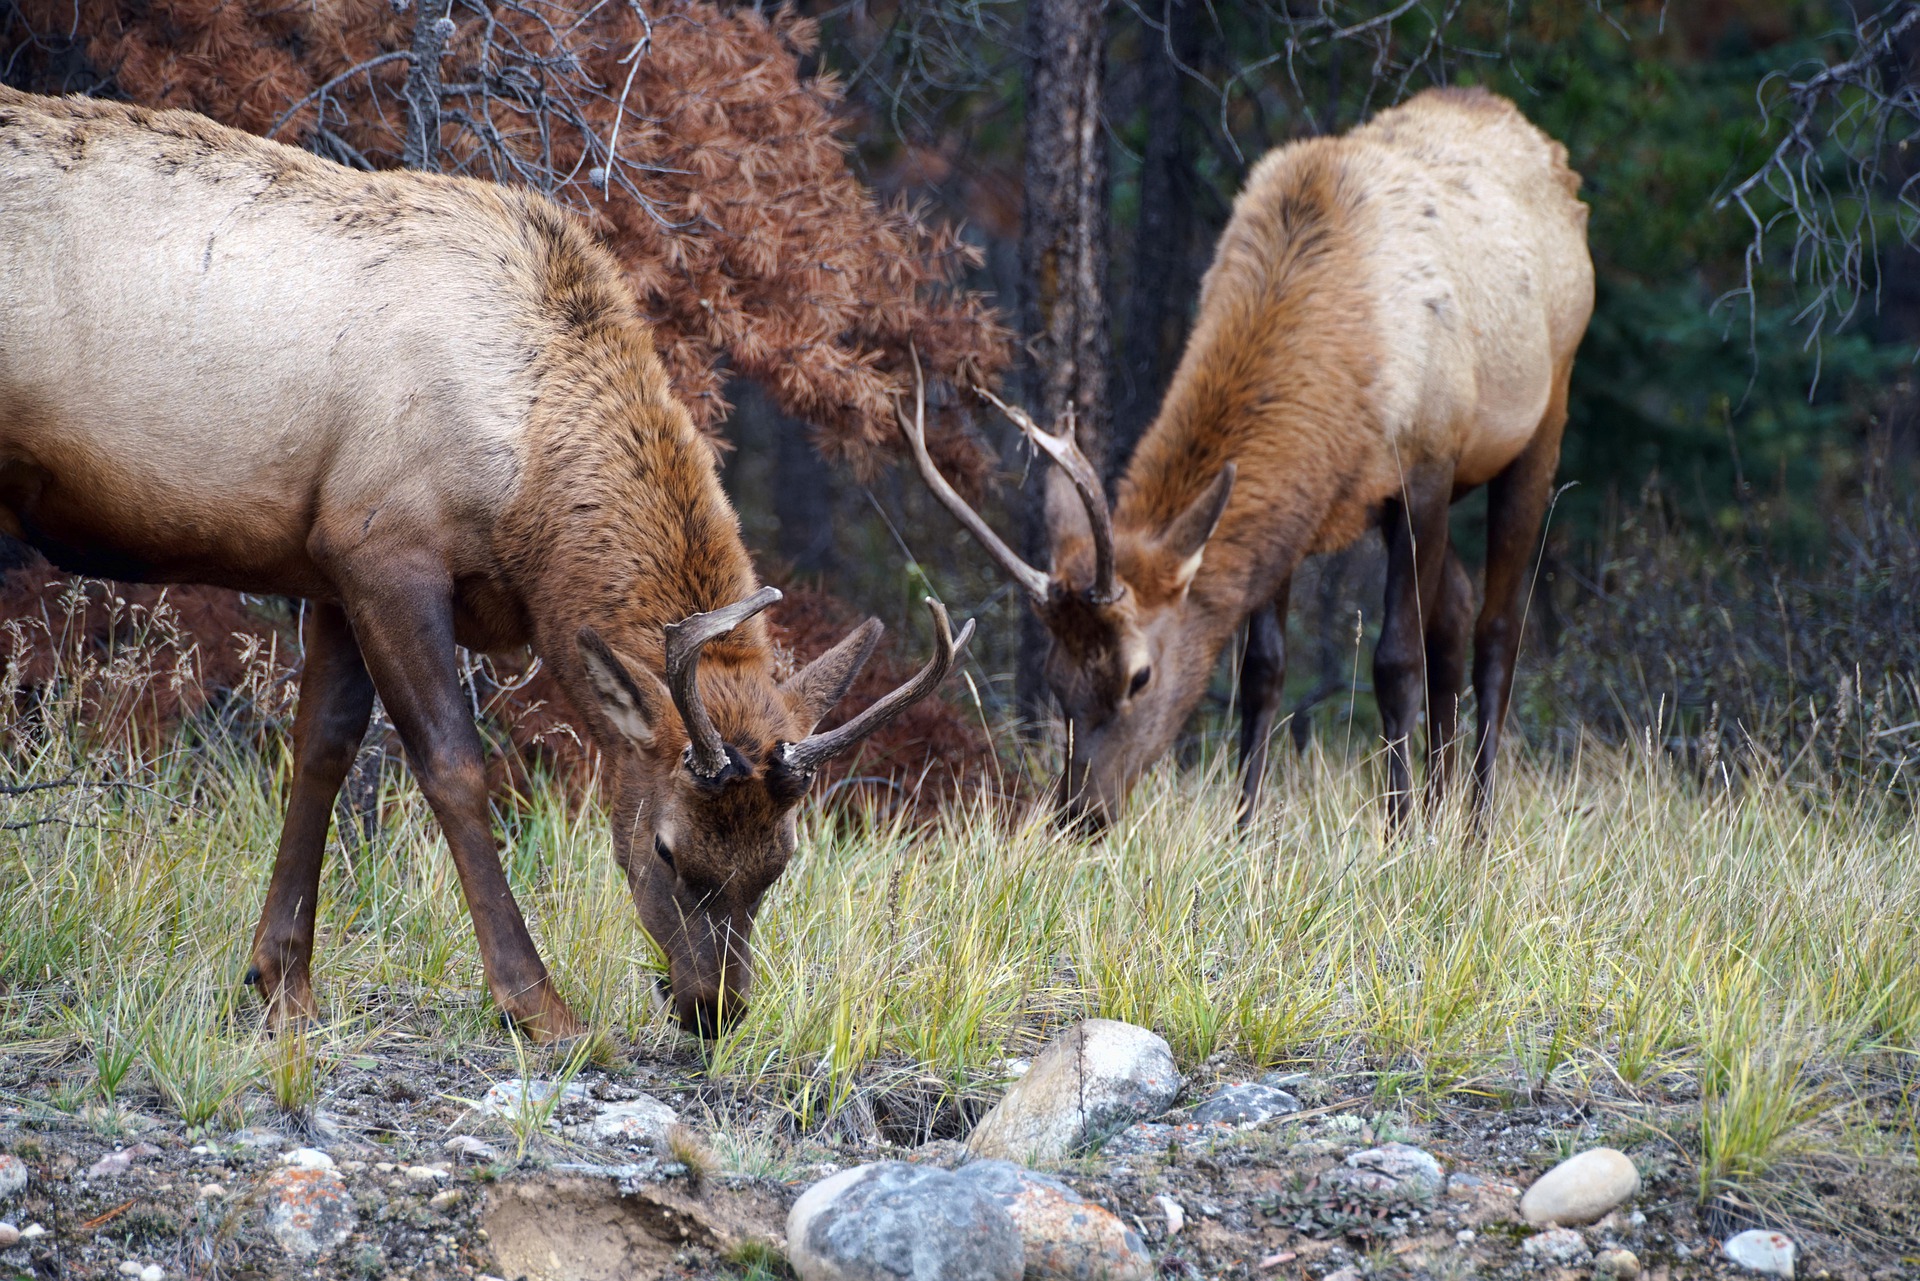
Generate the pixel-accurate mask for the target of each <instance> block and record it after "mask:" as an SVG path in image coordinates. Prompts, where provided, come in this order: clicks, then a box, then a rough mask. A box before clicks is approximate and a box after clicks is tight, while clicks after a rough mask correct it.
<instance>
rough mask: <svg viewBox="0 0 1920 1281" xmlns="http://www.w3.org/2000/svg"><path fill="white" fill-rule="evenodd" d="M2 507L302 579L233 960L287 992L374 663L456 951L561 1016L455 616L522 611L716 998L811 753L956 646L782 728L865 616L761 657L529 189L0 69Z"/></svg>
mask: <svg viewBox="0 0 1920 1281" xmlns="http://www.w3.org/2000/svg"><path fill="white" fill-rule="evenodd" d="M0 529H4V530H5V531H6V532H8V533H10V534H12V535H14V536H15V537H18V538H22V539H24V540H25V541H26V542H28V543H30V544H32V545H33V546H35V547H37V548H39V549H40V550H41V551H42V552H44V553H45V554H46V555H47V556H48V557H49V558H50V559H51V560H52V561H53V562H54V563H55V564H57V565H59V566H61V567H62V568H65V569H68V570H71V571H74V572H78V573H86V574H98V575H105V576H111V577H115V578H123V579H137V580H144V581H149V582H199V583H211V584H217V585H224V586H228V587H234V588H239V589H241V590H244V591H253V592H268V593H279V594H286V595H291V596H299V597H303V598H305V599H306V600H307V601H308V602H310V605H309V607H308V608H307V609H306V611H305V621H304V624H303V638H304V641H305V649H306V665H305V669H304V671H303V673H302V676H301V682H300V703H299V710H298V713H297V716H296V719H295V723H294V777H293V784H292V790H291V795H290V797H289V800H288V805H287V813H286V821H285V826H284V828H283V830H282V832H281V837H280V846H279V852H278V855H277V857H276V859H275V862H274V868H273V876H272V881H271V884H270V885H269V886H268V889H267V898H266V905H265V907H264V909H263V910H262V912H261V915H260V923H259V926H258V928H257V929H256V930H255V932H254V938H253V949H252V970H251V973H250V978H251V979H252V980H253V981H255V982H257V983H258V985H259V987H260V990H261V992H262V993H263V995H264V997H265V998H266V1001H267V1007H268V1011H269V1019H270V1021H271V1022H272V1023H273V1024H275V1025H276V1026H277V1025H278V1024H279V1023H280V1022H282V1021H284V1020H285V1019H287V1018H289V1017H305V1016H309V1015H311V1014H313V1013H314V1012H315V1008H316V1007H315V1001H314V996H313V991H312V986H311V981H310V978H309V965H310V963H311V957H312V953H313V930H314V908H315V900H316V896H317V895H318V893H319V887H320V868H321V857H322V854H323V851H324V848H325V844H326V836H327V828H328V822H329V819H330V817H331V814H332V808H333V801H334V797H335V794H336V793H337V792H338V790H339V788H340V785H341V782H342V780H343V778H344V777H345V775H346V773H347V771H348V769H349V767H350V766H351V765H352V763H353V759H354V756H355V753H356V751H357V749H358V746H359V743H360V740H361V736H362V735H363V733H364V732H365V730H366V727H367V722H368V717H369V714H370V711H371V709H372V706H373V698H374V694H375V692H376V691H377V692H378V693H379V695H380V697H381V699H382V700H383V701H384V703H385V705H386V708H387V711H388V712H389V714H390V715H391V716H392V718H393V722H394V725H395V726H396V728H397V729H398V730H399V734H400V738H401V741H402V743H403V744H404V746H405V748H406V751H407V755H408V758H409V760H410V761H411V763H412V765H413V769H414V772H415V774H416V775H417V777H418V778H419V781H420V787H421V790H422V792H423V793H424V794H425V796H426V798H427V800H428V802H429V803H430V804H431V805H432V807H433V811H434V813H435V815H436V816H437V817H438V819H439V821H440V825H441V828H442V830H443V831H444V832H445V834H446V837H447V842H448V845H449V846H450V847H451V850H452V854H453V859H454V863H455V866H456V867H457V868H458V870H459V875H460V885H461V889H462V891H463V892H464V893H465V896H466V901H467V906H468V909H469V911H470V912H471V914H472V918H473V927H474V933H475V935H476V936H477V938H478V940H479V944H480V955H481V959H482V961H483V963H484V965H485V971H486V979H487V984H488V987H489V988H490V989H491V991H492V994H493V997H494V999H495V1001H497V1002H498V1003H499V1006H500V1009H501V1010H502V1011H503V1012H504V1013H505V1014H506V1015H508V1016H510V1017H511V1018H513V1019H515V1020H517V1021H518V1022H519V1023H520V1024H521V1025H522V1026H524V1027H525V1028H526V1029H527V1030H528V1031H529V1032H530V1033H531V1034H532V1035H534V1036H536V1037H538V1038H540V1039H543V1040H550V1039H554V1038H559V1037H567V1036H571V1035H573V1034H575V1033H577V1032H579V1031H580V1030H581V1024H580V1021H579V1020H578V1019H577V1018H576V1017H575V1015H574V1014H573V1012H572V1011H571V1010H570V1009H569V1008H568V1006H567V1004H566V1002H565V1001H564V1000H563V999H562V998H561V996H560V994H559V992H558V991H556V990H555V986H554V983H553V981H552V979H551V978H550V977H549V975H548V973H547V968H546V965H545V964H544V963H543V962H542V960H541V958H540V954H539V952H538V951H537V950H536V949H535V947H534V944H533V940H532V938H531V937H529V935H528V933H527V927H526V923H525V922H524V920H523V919H522V917H521V915H520V910H519V908H518V906H517V905H516V904H515V902H514V898H513V893H512V891H511V890H510V889H509V887H508V885H507V881H506V879H505V877H504V876H503V875H502V872H501V868H500V862H499V858H498V856H497V853H496V849H495V841H494V835H493V832H492V828H491V825H490V823H489V819H488V806H487V790H486V782H485V776H484V773H483V770H482V755H481V741H480V737H479V734H478V732H477V730H476V728H475V726H474V723H473V720H472V717H471V714H470V711H469V708H468V704H467V702H466V700H465V699H464V698H463V697H462V694H461V687H460V680H459V670H458V667H457V657H456V651H455V646H456V645H465V646H468V647H471V648H473V649H475V650H481V651H492V650H500V649H504V648H509V647H517V646H520V645H523V644H531V646H532V647H533V650H534V652H535V653H536V654H537V655H539V656H540V658H541V659H542V660H543V661H544V662H545V663H546V664H547V665H548V666H549V667H550V668H551V669H552V671H553V672H554V674H555V676H556V677H557V678H558V681H559V683H560V685H561V687H562V688H563V689H564V690H565V692H566V694H567V697H568V698H569V699H570V700H571V701H572V702H573V704H574V705H575V706H576V707H577V708H578V709H580V711H581V712H582V714H583V715H584V716H585V717H586V719H587V721H588V724H589V726H590V729H591V733H592V737H593V738H594V740H595V741H596V742H597V743H598V745H599V746H600V748H601V749H602V751H603V753H604V756H605V759H606V768H607V770H608V772H609V774H610V776H611V777H610V784H611V786H610V789H609V790H610V794H611V797H612V818H613V852H614V857H615V858H616V859H617V860H618V861H619V863H620V866H621V867H622V869H624V871H625V873H626V876H627V881H628V885H629V887H630V889H631V891H632V895H633V899H634V901H635V903H636V904H637V906H638V908H639V911H640V917H641V920H642V923H643V924H644V925H645V927H646V929H647V930H648V932H649V933H650V934H652V936H653V937H654V939H655V940H657V941H658V942H659V944H660V945H661V947H662V948H663V949H664V951H665V952H666V955H667V957H668V961H669V967H670V974H669V977H670V979H671V984H672V991H673V998H674V1006H675V1011H676V1013H677V1014H678V1015H679V1017H680V1019H681V1020H682V1021H683V1022H684V1023H685V1024H686V1025H688V1026H689V1027H691V1028H694V1029H696V1030H698V1031H701V1032H704V1033H710V1032H711V1031H713V1030H714V1029H715V1028H716V1027H717V1026H719V1025H720V1024H721V1023H722V1022H723V1021H724V1020H725V1019H726V1018H727V1017H728V1016H729V1015H731V1014H733V1013H737V1012H738V1011H739V1009H740V1008H741V1006H742V1003H743V1001H744V999H745V997H746V994H747V990H748V985H749V982H750V978H751V970H750V965H749V959H748V951H747V944H748V934H749V931H750V930H751V928H752V925H753V919H754V914H755V911H756V909H757V908H758V906H759V903H760V901H761V898H762V896H763V895H764V894H765V893H766V891H767V889H768V887H769V886H770V885H772V883H773V882H774V880H775V879H776V878H777V877H778V876H779V875H780V873H781V870H782V869H783V868H784V867H785V866H786V864H787V861H788V859H789V858H790V857H791V856H792V854H793V851H794V842H795V819H794V815H795V807H796V805H797V804H798V802H799V801H800V799H801V797H802V796H803V795H804V794H805V793H806V791H807V789H808V785H809V783H810V782H811V780H812V778H813V775H814V771H815V770H816V769H817V768H818V767H819V766H820V765H821V764H822V763H823V762H825V761H827V760H829V759H831V758H833V757H834V756H836V755H839V754H841V753H843V752H845V751H847V750H848V749H849V748H851V747H852V746H853V745H854V744H856V743H857V742H858V741H859V740H860V739H861V737H862V736H863V735H865V734H867V733H870V732H871V731H872V730H874V729H875V728H877V727H878V726H879V725H881V724H882V723H884V722H885V721H887V720H888V719H889V718H891V717H892V716H894V715H896V714H897V713H898V712H899V711H900V710H901V709H902V708H904V707H905V706H907V705H908V704H910V703H912V702H913V701H914V700H916V699H918V698H920V697H922V696H924V695H925V694H927V693H928V692H929V691H931V690H932V689H933V688H934V687H935V686H936V685H938V684H939V682H940V681H941V680H942V678H944V676H945V675H946V673H947V672H948V670H949V669H950V667H951V666H952V664H953V662H954V657H955V653H956V651H957V650H958V649H959V648H960V647H961V646H963V645H965V643H966V641H967V639H968V637H969V635H970V634H971V630H972V625H971V624H969V625H968V626H967V628H965V629H963V630H962V632H961V633H960V635H959V637H958V638H955V637H954V636H953V635H951V633H950V632H949V631H948V628H947V623H946V616H945V613H944V611H942V610H941V609H940V608H939V607H938V606H933V613H934V617H935V622H936V634H937V653H936V655H935V657H934V658H933V660H932V661H931V662H929V663H928V664H927V665H926V667H925V668H923V669H922V670H921V671H920V672H919V674H918V675H917V676H915V677H914V678H913V679H912V680H911V681H909V682H908V683H907V684H906V685H905V686H903V687H901V688H900V689H898V690H895V691H894V692H893V693H892V694H890V695H888V696H887V697H886V698H884V699H882V700H880V701H879V702H877V703H875V704H874V705H873V706H871V707H869V708H868V709H866V710H865V711H864V712H862V713H860V714H859V715H857V716H855V717H854V718H853V719H851V720H849V721H848V722H846V723H845V724H844V725H842V726H841V727H839V728H838V729H835V730H832V731H829V732H825V733H814V732H813V731H814V727H815V725H816V723H817V722H819V721H820V719H821V718H822V716H824V715H825V713H826V712H827V711H828V709H829V708H831V707H832V706H833V705H834V703H836V702H837V701H838V700H839V699H840V697H841V696H842V694H844V693H845V692H846V690H847V687H848V685H849V683H850V682H851V681H852V680H853V678H854V676H855V674H856V673H857V672H858V670H859V668H860V666H861V664H862V663H863V662H864V661H865V660H866V659H867V657H868V655H869V654H870V653H871V652H872V650H873V648H874V646H875V644H876V643H877V642H878V640H879V635H880V630H881V629H880V625H879V623H878V622H874V621H869V622H868V623H866V624H865V625H863V626H861V627H859V628H857V629H856V630H855V631H854V632H853V633H852V634H851V635H850V636H848V637H847V638H846V639H845V640H843V641H842V642H840V644H839V645H837V646H836V647H834V648H833V649H831V650H829V651H828V652H827V653H826V654H824V655H822V656H821V657H819V658H818V659H816V660H815V661H814V662H813V663H812V664H810V665H809V666H807V667H805V668H804V669H802V670H801V671H799V672H797V673H795V674H794V675H792V676H791V677H789V678H788V679H786V680H785V681H781V680H779V679H777V678H776V673H775V666H774V655H773V651H772V649H771V647H770V645H769V643H768V638H767V633H766V624H765V620H764V619H761V618H758V617H756V615H757V614H758V613H759V611H761V610H763V609H765V608H766V607H767V606H768V605H769V604H771V603H773V602H774V601H776V600H778V599H779V596H780V594H779V593H778V592H777V591H775V590H773V589H772V588H757V586H756V583H755V581H754V573H753V567H752V565H751V564H750V563H749V561H748V557H747V553H746V550H745V548H744V547H743V546H742V544H741V540H740V531H739V524H738V521H737V519H736V517H735V515H734V512H733V510H732V508H731V507H730V506H729V505H728V503H727V500H726V497H725V495H724V494H723V493H722V492H721V488H720V482H719V479H718V476H717V474H716V470H715V458H714V454H713V451H712V449H711V447H710V446H709V445H708V444H707V443H706V442H705V441H704V439H703V438H702V437H701V436H700V435H699V433H698V432H697V431H696V430H695V429H694V427H693V425H692V423H691V421H690V419H689V418H688V416H687V413H686V412H685V410H684V409H683V408H682V407H681V406H680V405H679V404H678V403H677V402H676V401H675V400H674V398H673V396H672V395H671V393H670V391H669V388H668V385H667V379H666V375H665V371H664V370H663V368H662V366H661V364H660V361H659V359H658V358H657V356H656V355H655V353H654V349H653V343H652V338H651V336H650V333H649V330H648V328H647V326H646V325H645V324H644V323H643V322H642V321H641V320H640V318H639V316H638V314H637V311H636V308H635V304H634V300H633V297H632V294H631V293H630V291H629V290H628V289H627V288H626V286H625V284H624V283H623V281H622V279H621V275H620V272H619V269H618V268H617V266H616V265H615V263H614V261H613V259H612V258H611V256H609V255H608V254H607V253H606V252H605V251H604V250H603V249H601V248H600V247H599V246H598V245H596V244H595V243H594V241H593V239H592V237H591V236H590V235H589V234H588V233H587V231H586V230H585V229H584V227H583V226H582V225H581V224H580V223H578V222H577V221H576V220H575V219H574V218H573V217H572V216H571V215H569V214H567V213H565V212H564V211H562V210H561V209H560V208H558V207H557V206H555V205H553V204H550V203H549V202H547V201H546V200H543V199H541V198H540V197H538V196H535V195H531V194H528V193H525V192H517V191H510V190H506V189H503V188H499V187H494V186H490V185H487V184H484V183H478V182H471V181H467V180H464V179H451V178H442V177H438V176H429V175H422V174H410V173H375V174H363V173H357V172H354V171H351V170H348V169H345V168H343V167H341V166H338V165H335V164H332V163H329V162H327V161H323V160H320V159H318V158H316V157H314V156H312V155H309V154H307V153H305V152H302V151H298V150H295V149H293V148H291V147H285V146H281V145H279V144H277V143H271V142H265V141H262V140H261V139H258V138H255V137H252V136H250V135H247V134H243V133H240V132H237V131H235V130H231V129H227V128H223V127H221V126H219V125H216V124H213V123H212V122H211V121H208V120H206V119H204V118H202V117H200V116H196V115H192V114H189V113H186V112H176V111H164V112H154V111H145V110H141V109H139V108H136V107H128V106H123V105H118V104H113V103H106V102H97V101H90V100H86V99H49V98H39V97H31V96H28V95H25V94H20V93H15V92H13V91H10V90H4V89H0Z"/></svg>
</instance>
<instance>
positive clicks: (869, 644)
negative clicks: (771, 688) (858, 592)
mask: <svg viewBox="0 0 1920 1281" xmlns="http://www.w3.org/2000/svg"><path fill="white" fill-rule="evenodd" d="M886 630H887V629H886V625H885V624H884V623H882V622H881V621H880V620H879V619H877V618H869V619H868V620H867V621H866V622H864V623H862V624H860V626H858V627H856V628H854V629H853V630H852V631H851V632H848V633H847V637H846V639H845V640H843V641H841V642H840V643H839V644H838V645H835V646H834V647H833V648H832V649H830V650H828V651H827V652H826V653H824V654H822V655H820V657H818V658H816V659H814V660H813V661H812V662H811V663H808V664H807V665H806V666H805V667H803V668H801V669H800V670H799V671H797V672H795V673H794V674H793V675H792V676H789V677H788V678H787V680H786V683H785V684H783V685H781V686H780V691H781V692H782V693H783V694H785V695H786V696H787V697H788V698H790V699H792V700H793V702H794V703H795V705H796V706H797V708H798V710H799V712H800V718H801V719H802V720H804V721H805V722H806V726H807V728H806V732H807V733H809V734H811V733H813V729H814V726H816V725H818V724H819V723H820V721H821V718H823V717H824V716H826V714H827V713H828V712H830V711H832V710H833V705H834V704H835V703H837V702H839V701H840V700H841V699H843V698H845V697H846V696H847V689H848V687H850V686H851V685H852V684H853V681H854V678H855V677H856V676H858V675H860V669H861V668H863V667H865V666H866V665H867V660H868V659H869V658H872V657H873V649H874V646H876V645H878V644H879V643H880V633H882V632H884V631H886Z"/></svg>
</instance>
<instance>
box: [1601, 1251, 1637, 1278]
mask: <svg viewBox="0 0 1920 1281" xmlns="http://www.w3.org/2000/svg"><path fill="white" fill-rule="evenodd" d="M1593 1275H1595V1276H1596V1277H1611V1278H1613V1281H1633V1279H1634V1278H1635V1277H1637V1276H1639V1275H1640V1256H1639V1255H1637V1254H1635V1253H1634V1252H1633V1251H1631V1250H1602V1251H1601V1252H1600V1253H1599V1255H1598V1256H1597V1257H1596V1258H1595V1259H1594V1261H1593Z"/></svg>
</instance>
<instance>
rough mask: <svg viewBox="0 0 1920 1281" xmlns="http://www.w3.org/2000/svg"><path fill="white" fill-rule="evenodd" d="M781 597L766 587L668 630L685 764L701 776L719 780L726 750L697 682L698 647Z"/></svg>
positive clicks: (669, 671) (670, 673) (670, 687)
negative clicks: (683, 729) (684, 738)
mask: <svg viewBox="0 0 1920 1281" xmlns="http://www.w3.org/2000/svg"><path fill="white" fill-rule="evenodd" d="M779 599H780V589H779V588H777V587H762V588H761V589H760V590H759V591H757V592H755V593H754V594H753V595H751V596H749V597H747V598H746V599H745V600H740V601H735V602H734V603H733V604H731V605H726V606H723V607H721V608H720V609H714V610H708V611H707V612H706V613H704V614H689V615H688V616H687V617H685V618H683V619H681V620H680V621H679V622H677V623H668V624H667V626H666V635H667V647H666V648H667V689H668V690H669V691H670V692H671V693H672V694H673V705H674V706H675V707H677V708H678V709H680V719H681V721H682V722H684V723H685V725H686V727H687V765H688V767H689V768H691V769H692V770H693V772H694V773H695V774H698V775H699V776H700V777H701V778H718V777H719V776H720V774H721V772H722V771H723V770H725V769H726V768H727V749H726V745H725V743H723V742H722V741H721V739H720V731H719V730H717V729H715V728H714V727H713V718H712V717H710V716H708V715H707V708H706V704H704V703H702V702H701V701H700V686H699V683H698V682H696V681H695V680H694V674H695V673H696V672H697V671H698V670H699V667H700V648H701V646H703V645H705V644H706V643H707V642H708V641H710V640H718V639H719V638H720V637H722V636H725V635H726V634H727V633H728V632H730V631H732V630H733V629H734V628H736V627H738V626H740V624H742V623H744V622H746V621H747V620H748V619H749V618H752V617H753V616H754V615H755V614H757V613H759V612H760V611H761V610H763V609H765V608H766V607H767V606H769V605H771V604H773V603H774V602H775V601H777V600H779Z"/></svg>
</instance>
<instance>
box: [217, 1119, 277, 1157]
mask: <svg viewBox="0 0 1920 1281" xmlns="http://www.w3.org/2000/svg"><path fill="white" fill-rule="evenodd" d="M227 1142H228V1143H231V1144H232V1145H233V1146H235V1147H240V1148H252V1149H253V1150H254V1151H257V1152H270V1151H272V1150H273V1149H274V1148H283V1147H285V1146H286V1145H287V1136H286V1135H284V1134H281V1133H280V1132H279V1131H277V1130H267V1129H262V1128H261V1127H259V1126H255V1125H250V1126H248V1127H247V1128H246V1129H244V1130H235V1131H234V1132H233V1133H232V1134H229V1135H228V1136H227Z"/></svg>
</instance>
